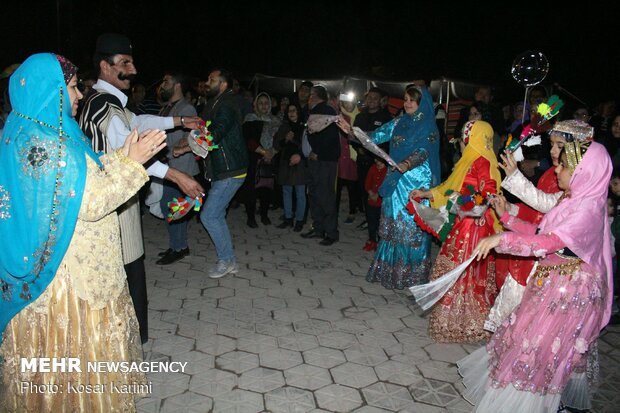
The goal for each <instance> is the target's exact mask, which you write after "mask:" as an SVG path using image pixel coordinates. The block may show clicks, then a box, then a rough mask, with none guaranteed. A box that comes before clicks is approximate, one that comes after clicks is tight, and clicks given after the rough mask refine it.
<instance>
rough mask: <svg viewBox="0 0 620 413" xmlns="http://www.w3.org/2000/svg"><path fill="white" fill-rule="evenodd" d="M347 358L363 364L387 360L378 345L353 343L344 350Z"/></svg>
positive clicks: (376, 363)
mask: <svg viewBox="0 0 620 413" xmlns="http://www.w3.org/2000/svg"><path fill="white" fill-rule="evenodd" d="M344 355H345V356H346V357H347V360H349V361H351V362H353V363H358V364H363V365H365V366H373V367H374V366H377V365H379V364H381V363H383V362H384V361H387V359H388V358H387V356H386V355H385V352H384V351H383V349H381V348H379V347H372V346H366V345H363V344H355V345H353V346H351V347H349V348H348V349H346V350H344Z"/></svg>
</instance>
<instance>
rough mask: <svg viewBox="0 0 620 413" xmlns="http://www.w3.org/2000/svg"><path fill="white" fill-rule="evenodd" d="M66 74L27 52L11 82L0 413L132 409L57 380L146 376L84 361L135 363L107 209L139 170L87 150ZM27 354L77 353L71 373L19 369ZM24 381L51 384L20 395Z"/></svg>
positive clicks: (131, 186)
mask: <svg viewBox="0 0 620 413" xmlns="http://www.w3.org/2000/svg"><path fill="white" fill-rule="evenodd" d="M59 62H60V64H59ZM61 67H62V70H61ZM71 68H73V69H71ZM76 71H77V69H76V68H75V67H74V66H73V65H71V64H70V63H69V62H68V61H67V60H66V59H64V58H61V57H57V56H56V55H53V54H47V53H46V54H37V55H33V56H31V57H30V58H28V59H27V60H26V61H25V62H24V63H23V64H22V65H21V66H20V68H19V69H18V70H17V71H16V72H15V73H14V74H13V76H12V77H11V80H10V86H9V90H10V96H11V102H12V104H13V111H12V112H11V114H10V115H9V118H8V121H7V125H6V128H5V129H4V131H3V135H2V144H1V145H0V163H1V164H2V165H3V167H2V168H0V188H1V189H0V190H1V191H2V196H1V199H2V203H1V205H0V211H1V212H0V239H3V240H7V241H8V240H10V242H6V243H5V245H4V246H3V248H4V251H3V253H2V254H0V284H1V289H2V298H1V299H0V305H1V308H0V321H1V324H0V331H4V335H3V340H2V346H1V347H0V357H1V358H2V360H3V365H2V380H3V392H4V394H3V395H2V396H1V397H0V400H1V401H2V402H1V406H0V410H2V411H10V412H74V411H93V412H110V411H135V405H134V397H135V396H136V395H135V394H120V393H114V392H112V391H111V390H110V388H109V387H108V391H104V392H102V393H87V392H82V393H79V392H78V393H73V392H70V391H68V387H69V386H70V385H71V384H73V385H80V384H82V385H103V384H107V385H108V386H109V384H110V383H112V382H115V383H119V384H120V383H122V384H128V385H132V384H138V383H145V377H144V375H143V374H141V373H120V372H116V373H114V372H87V368H86V363H88V362H96V361H118V362H121V361H125V362H132V361H141V359H142V352H141V348H140V337H139V334H138V323H137V321H136V316H135V312H134V309H133V306H132V303H131V298H130V296H129V292H128V289H127V281H126V276H125V272H124V271H123V260H122V256H121V248H120V232H119V226H118V218H117V215H116V212H115V209H116V208H117V207H118V206H119V205H120V204H122V203H123V202H125V201H127V199H128V198H130V197H131V196H132V195H134V194H135V193H136V192H137V191H138V189H139V188H140V187H141V186H142V185H143V184H144V183H145V182H146V181H147V179H148V177H147V175H146V173H145V170H144V168H143V167H142V165H140V164H138V163H136V162H134V161H132V160H130V159H129V158H127V157H125V155H123V154H122V152H120V151H119V152H112V153H110V154H108V155H104V156H102V157H100V158H99V157H98V156H97V155H96V154H95V153H94V152H93V151H92V149H91V148H90V142H89V141H88V138H87V137H86V136H84V134H83V133H82V131H81V130H80V128H79V126H78V124H77V122H75V120H74V119H73V118H72V115H71V102H70V98H69V95H68V92H67V86H66V83H67V82H68V81H69V80H70V79H71V78H72V76H73V75H74V74H75V72H76ZM63 73H64V76H63ZM5 327H6V328H5ZM38 357H49V358H77V359H78V360H79V361H80V364H81V370H82V372H76V371H70V370H68V371H66V372H54V371H52V372H49V373H48V372H41V371H38V370H30V369H23V367H22V365H21V363H20V362H21V360H22V359H24V358H25V359H31V358H38ZM35 360H36V359H35ZM23 383H31V384H32V385H34V386H37V385H47V384H55V385H58V386H59V388H61V389H62V391H58V392H51V391H43V392H30V391H24V388H23Z"/></svg>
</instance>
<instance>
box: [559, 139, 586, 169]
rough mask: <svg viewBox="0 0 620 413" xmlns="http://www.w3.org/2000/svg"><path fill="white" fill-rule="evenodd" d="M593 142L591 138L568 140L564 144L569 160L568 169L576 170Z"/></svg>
mask: <svg viewBox="0 0 620 413" xmlns="http://www.w3.org/2000/svg"><path fill="white" fill-rule="evenodd" d="M591 143H592V141H591V140H584V141H579V140H575V141H572V142H567V143H566V144H565V145H564V151H565V152H566V160H567V161H568V169H570V170H571V171H573V172H575V169H576V168H577V165H579V162H581V160H582V159H583V156H584V155H585V154H586V151H587V150H588V148H589V147H590V144H591Z"/></svg>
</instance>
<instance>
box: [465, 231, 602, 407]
mask: <svg viewBox="0 0 620 413" xmlns="http://www.w3.org/2000/svg"><path fill="white" fill-rule="evenodd" d="M534 229H535V226H533V230H534ZM533 230H532V232H531V234H533ZM564 247H565V245H564V244H563V242H562V241H561V240H560V238H559V237H557V236H556V235H554V234H545V235H524V234H514V233H505V234H504V235H503V236H502V240H501V243H500V245H499V247H498V248H496V249H497V250H498V251H499V252H504V253H509V254H513V255H519V256H538V257H545V256H546V257H545V258H544V259H543V260H542V261H541V262H540V263H539V266H538V267H537V271H536V273H535V274H533V276H532V277H530V279H529V280H528V283H527V286H526V289H525V293H524V295H523V299H522V301H521V304H520V305H519V306H518V307H517V308H516V309H515V311H514V312H513V313H512V314H511V315H510V316H509V318H508V319H507V320H505V321H504V322H503V323H502V325H501V326H500V327H499V328H498V330H497V332H496V333H495V334H494V335H493V336H492V338H491V340H490V341H489V343H488V344H487V346H486V348H484V347H483V348H481V349H479V350H477V351H475V352H474V353H472V354H470V355H469V356H468V357H466V358H465V359H463V360H461V361H460V362H459V372H460V373H461V375H462V376H463V383H464V384H465V386H466V387H467V392H466V393H465V398H466V399H467V400H469V401H470V402H472V403H474V404H475V405H476V411H481V412H499V411H506V412H516V411H523V412H526V411H527V412H533V413H535V412H556V410H557V407H558V405H559V403H560V399H562V401H563V402H564V403H565V404H567V405H569V406H573V407H577V408H581V409H583V408H586V407H587V405H588V404H589V400H590V389H589V386H588V380H587V377H586V376H587V375H586V371H585V370H586V361H587V356H588V352H589V351H590V349H591V348H592V346H593V343H594V342H595V341H596V339H597V337H598V334H599V330H600V325H601V320H602V317H603V313H604V311H605V303H606V296H607V291H608V286H607V285H606V284H607V281H606V278H605V276H604V275H602V274H599V273H597V272H596V271H595V270H594V269H593V268H592V267H591V266H590V265H588V264H586V263H584V262H583V261H581V260H580V259H579V258H577V257H566V256H563V255H558V254H553V252H554V251H558V250H561V249H563V248H564ZM547 254H550V255H547Z"/></svg>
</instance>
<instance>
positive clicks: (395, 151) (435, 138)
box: [379, 87, 441, 197]
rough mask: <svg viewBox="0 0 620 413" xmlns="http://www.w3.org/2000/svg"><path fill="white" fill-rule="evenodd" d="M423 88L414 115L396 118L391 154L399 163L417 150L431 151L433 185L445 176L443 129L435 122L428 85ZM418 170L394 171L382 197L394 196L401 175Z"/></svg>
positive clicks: (405, 114) (391, 141)
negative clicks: (441, 158)
mask: <svg viewBox="0 0 620 413" xmlns="http://www.w3.org/2000/svg"><path fill="white" fill-rule="evenodd" d="M419 90H420V92H422V98H421V100H420V104H419V105H418V109H417V110H416V111H415V112H414V113H413V114H411V115H409V114H407V113H406V112H405V113H403V114H402V115H401V116H400V117H398V118H396V119H394V120H393V121H392V122H393V126H392V128H393V129H392V131H391V139H390V156H391V157H392V159H394V161H396V162H397V163H398V162H402V161H403V160H405V159H407V158H408V157H409V156H410V155H411V154H412V153H413V152H414V151H415V150H416V149H423V150H425V151H426V153H427V154H428V159H427V161H428V164H429V167H430V169H431V175H432V177H431V183H430V185H431V186H435V185H437V184H439V182H440V181H439V180H440V177H441V170H440V163H439V130H438V129H437V122H436V121H435V109H434V108H433V98H432V96H431V94H430V93H429V92H428V90H427V89H426V88H425V87H422V88H420V89H419ZM416 173H417V172H416V170H415V169H413V170H411V171H409V172H406V173H405V174H401V173H400V172H398V171H390V172H389V173H388V174H387V176H386V177H385V180H384V181H383V184H382V185H381V188H380V190H379V194H380V195H381V196H382V197H388V196H390V195H392V193H393V192H394V190H395V189H396V187H397V185H398V182H399V181H400V179H401V177H403V176H404V175H406V174H416ZM412 189H417V188H412Z"/></svg>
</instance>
